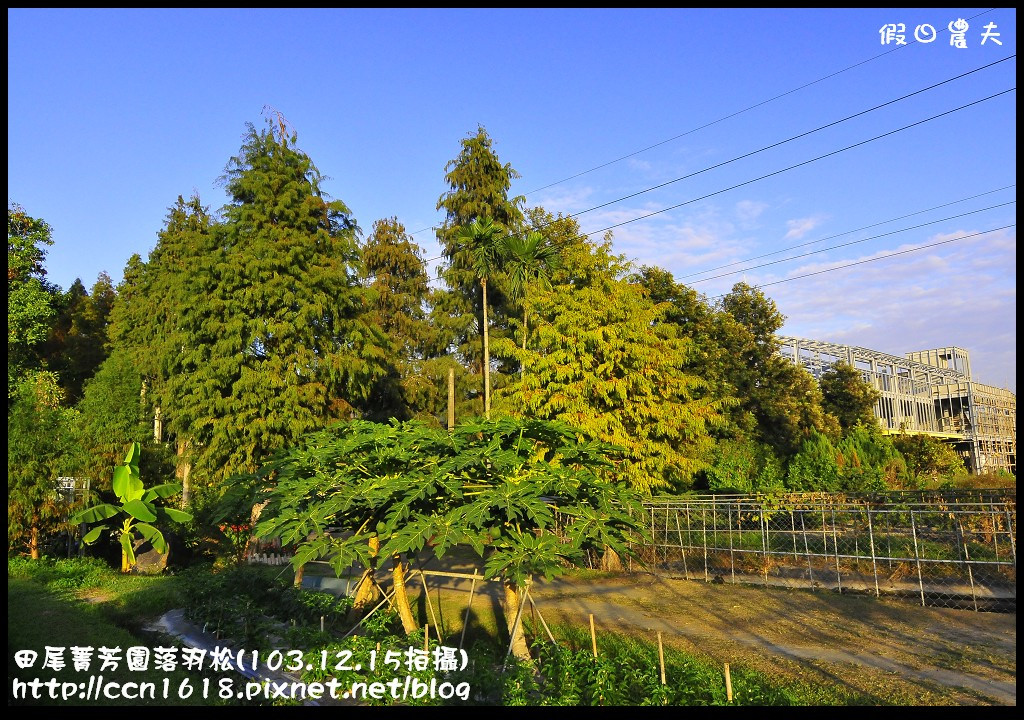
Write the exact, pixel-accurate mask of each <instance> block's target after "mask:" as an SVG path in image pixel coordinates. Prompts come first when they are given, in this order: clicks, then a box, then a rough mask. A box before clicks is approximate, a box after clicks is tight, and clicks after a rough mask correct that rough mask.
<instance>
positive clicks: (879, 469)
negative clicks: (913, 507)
mask: <svg viewBox="0 0 1024 720" xmlns="http://www.w3.org/2000/svg"><path fill="white" fill-rule="evenodd" d="M836 461H837V463H838V464H839V477H840V485H841V487H842V489H843V490H845V491H848V492H873V491H882V490H893V489H903V488H905V487H906V486H907V484H908V480H909V479H910V478H909V476H908V473H907V465H906V462H905V461H904V459H903V457H902V456H901V455H900V453H899V451H897V450H896V447H895V445H894V444H893V441H892V439H891V438H890V437H889V436H886V435H883V434H882V433H881V432H880V431H879V430H878V426H877V425H876V424H872V425H870V426H867V425H860V426H857V427H855V428H854V429H853V430H852V431H851V432H850V433H848V434H847V435H846V437H844V438H843V440H842V441H841V442H840V443H839V444H838V445H837V446H836Z"/></svg>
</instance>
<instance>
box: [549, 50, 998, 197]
mask: <svg viewBox="0 0 1024 720" xmlns="http://www.w3.org/2000/svg"><path fill="white" fill-rule="evenodd" d="M1015 57H1017V56H1016V55H1010V56H1009V57H1005V58H1003V59H1002V60H996V61H995V62H991V63H989V64H988V65H982V66H981V67H978V68H974V69H973V70H969V71H968V72H965V73H962V74H960V75H956V76H954V77H951V78H949V79H948V80H943V81H942V82H939V83H935V84H934V85H929V86H928V87H925V88H921V89H920V90H915V91H914V92H912V93H908V94H906V95H904V96H902V97H898V98H896V99H895V100H889V101H888V102H884V103H882V104H880V105H875V106H874V107H871V108H868V109H867V110H861V111H860V112H858V113H854V114H853V115H847V116H846V117H844V118H842V119H840V120H835V121H833V122H830V123H828V124H827V125H821V126H819V127H816V128H814V129H813V130H808V131H806V132H802V133H800V134H799V135H793V136H792V137H788V138H786V139H785V140H780V141H779V142H777V143H772V144H771V145H765V146H764V147H762V148H758V149H757V150H753V151H751V152H748V153H744V154H743V155H737V156H736V157H734V158H731V159H729V160H725V161H723V162H720V163H718V164H717V165H710V166H708V167H706V168H703V169H702V170H697V171H696V172H692V173H690V174H689V175H683V176H682V177H677V178H675V179H673V180H668V181H666V182H663V183H661V184H659V185H654V186H653V187H649V188H645V189H644V190H638V191H637V192H635V193H631V194H629V195H625V196H623V197H620V198H617V199H615V200H609V201H608V202H606V203H601V204H600V205H595V206H594V207H592V208H588V209H586V210H580V211H579V212H576V213H571V214H569V215H567V216H566V217H579V216H580V215H584V214H586V213H588V212H593V211H594V210H599V209H601V208H603V207H607V206H608V205H614V204H615V203H617V202H622V201H623V200H629V199H630V198H635V197H637V196H638V195H643V194H645V193H649V192H651V191H652V190H658V189H660V188H663V187H666V186H668V185H672V184H673V183H677V182H680V181H682V180H688V179H689V178H692V177H696V176H697V175H700V174H702V173H706V172H708V171H709V170H717V169H718V168H720V167H724V166H726V165H729V164H730V163H734V162H736V161H737V160H743V159H745V158H748V157H752V156H754V155H757V154H759V153H763V152H765V151H766V150H771V149H772V148H777V147H779V146H780V145H785V144H786V143H789V142H793V141H794V140H799V139H800V138H802V137H807V136H808V135H813V134H814V133H816V132H819V131H821V130H825V129H827V128H830V127H833V126H835V125H839V124H840V123H844V122H846V121H847V120H852V119H854V118H857V117H860V116H861V115H867V114H868V113H870V112H874V111H875V110H880V109H881V108H884V107H886V106H888V105H893V104H894V103H898V102H900V101H901V100H906V99H907V98H910V97H914V96H915V95H920V94H921V93H923V92H927V91H929V90H934V89H935V88H937V87H940V86H942V85H945V84H946V83H951V82H953V81H954V80H959V79H960V78H963V77H967V76H968V75H972V74H974V73H976V72H980V71H981V70H985V69H987V68H990V67H992V66H993V65H998V64H999V63H1001V62H1006V61H1007V60H1012V59H1013V58H1015Z"/></svg>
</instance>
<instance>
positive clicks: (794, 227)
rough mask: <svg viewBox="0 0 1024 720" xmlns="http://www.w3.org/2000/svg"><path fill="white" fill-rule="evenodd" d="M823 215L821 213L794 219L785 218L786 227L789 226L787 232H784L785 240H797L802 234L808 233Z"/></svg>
mask: <svg viewBox="0 0 1024 720" xmlns="http://www.w3.org/2000/svg"><path fill="white" fill-rule="evenodd" d="M823 220H825V217H824V216H822V215H815V216H813V217H805V218H797V219H795V220H787V221H786V227H788V228H789V232H787V233H786V235H785V239H786V240H799V239H800V238H802V237H803V236H804V235H806V234H807V233H809V232H810V231H811V230H813V229H814V228H816V227H818V226H819V225H820V224H821V223H822V221H823Z"/></svg>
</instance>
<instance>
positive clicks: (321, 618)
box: [320, 615, 324, 632]
mask: <svg viewBox="0 0 1024 720" xmlns="http://www.w3.org/2000/svg"><path fill="white" fill-rule="evenodd" d="M323 631H324V616H323V615H321V616H320V632H323Z"/></svg>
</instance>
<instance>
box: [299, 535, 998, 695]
mask: <svg viewBox="0 0 1024 720" xmlns="http://www.w3.org/2000/svg"><path fill="white" fill-rule="evenodd" d="M479 565H480V562H479V558H475V557H473V556H471V555H467V556H466V557H446V558H445V560H444V562H438V561H437V560H436V559H435V558H431V559H430V560H429V561H428V562H427V563H426V564H425V566H424V569H425V570H428V571H430V570H440V571H445V572H464V573H472V572H474V570H475V571H476V572H480V569H479ZM312 567H313V564H311V565H310V566H309V569H311V568H312ZM309 569H307V573H309ZM315 572H316V571H314V573H315ZM330 574H331V575H333V572H331V573H330ZM378 579H379V580H380V581H381V584H382V585H383V586H384V587H385V588H386V587H387V586H388V585H389V583H390V573H384V572H381V573H380V574H379V575H378ZM426 580H427V583H428V584H429V586H430V595H431V596H432V597H433V601H432V606H433V607H434V608H436V609H437V611H438V612H439V613H441V614H442V615H443V616H445V617H447V618H449V620H446V621H445V625H446V626H447V630H448V632H453V631H454V632H458V631H459V630H461V624H462V615H463V612H464V610H465V608H466V604H467V602H468V599H469V597H468V596H469V592H470V585H471V583H470V581H469V580H468V579H456V578H450V577H442V576H437V575H431V574H430V573H429V572H428V576H427V578H426ZM335 582H338V581H335ZM421 582H422V581H421V580H419V578H418V577H413V576H411V577H410V580H409V590H410V598H411V599H412V600H413V602H414V603H416V602H418V603H419V604H421V605H423V604H424V598H421V597H420V594H421V593H420V591H418V590H416V588H415V586H416V585H420V584H421ZM339 589H340V588H339ZM531 592H532V595H533V597H534V599H535V601H536V603H537V607H538V608H539V610H540V612H541V613H542V615H543V617H544V619H545V620H546V621H547V623H548V624H549V625H552V624H554V623H567V624H573V625H577V626H581V627H589V617H588V616H589V615H590V614H591V613H592V614H593V615H594V620H595V623H596V626H597V628H598V632H599V633H600V632H616V633H621V634H629V635H634V636H637V637H639V638H643V639H646V640H649V641H652V642H654V641H656V637H657V636H656V633H657V632H658V631H661V633H662V636H663V639H664V642H665V643H666V644H667V645H669V646H674V647H677V648H678V649H680V650H684V651H687V652H691V653H695V654H698V655H700V656H703V657H706V658H708V659H710V660H713V661H714V662H716V663H719V664H721V663H726V662H727V663H730V664H732V665H747V666H748V667H751V668H754V669H756V670H759V671H762V672H765V673H768V674H770V675H772V676H774V677H776V678H778V679H780V680H781V681H783V682H792V683H794V684H802V685H812V686H813V685H817V684H824V685H829V686H839V687H841V688H845V689H848V690H850V691H851V692H856V693H859V694H862V695H864V696H867V698H868V701H869V702H872V701H873V702H878V703H884V704H887V703H897V704H906V705H1016V702H1017V616H1016V613H992V612H980V613H979V612H974V611H973V610H961V609H944V608H933V607H921V606H920V605H915V604H914V603H913V602H910V601H908V600H905V599H904V600H900V599H895V598H886V597H885V596H883V597H882V598H875V597H869V596H859V595H846V594H842V595H840V594H839V593H836V592H834V591H828V590H824V589H820V590H818V591H813V590H809V589H786V588H777V587H767V588H766V587H763V586H753V585H741V584H740V585H733V584H715V583H706V582H702V581H696V580H682V579H671V578H666V577H657V576H654V575H650V574H643V573H633V574H626V573H598V572H594V571H579V572H574V573H571V574H569V575H566V576H563V577H561V578H558V579H555V580H553V581H550V582H538V583H537V584H535V585H534V587H533V589H532V591H531ZM481 596H483V597H481ZM475 598H476V599H475V600H474V604H473V616H474V617H475V622H477V623H480V624H481V625H483V626H487V627H490V628H500V627H501V626H502V625H503V624H504V621H503V620H502V619H500V617H501V616H500V612H501V611H500V584H499V583H496V582H478V583H477V584H476V587H475ZM426 610H427V608H426V607H423V608H422V612H423V613H425V612H426ZM430 612H433V610H431V611H430ZM492 614H493V615H494V617H490V616H491V615H492ZM424 617H427V616H426V615H424ZM427 621H428V622H430V620H427ZM499 632H504V631H503V630H499Z"/></svg>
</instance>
